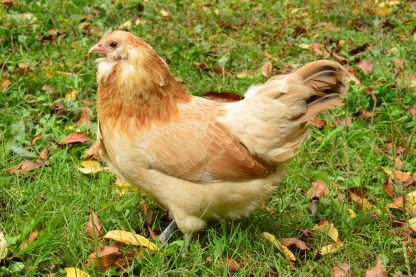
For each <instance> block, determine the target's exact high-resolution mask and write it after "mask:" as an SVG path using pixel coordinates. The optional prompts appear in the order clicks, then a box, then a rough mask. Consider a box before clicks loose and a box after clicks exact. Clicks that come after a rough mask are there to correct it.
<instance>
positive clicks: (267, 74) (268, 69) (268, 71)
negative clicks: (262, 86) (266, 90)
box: [261, 61, 273, 78]
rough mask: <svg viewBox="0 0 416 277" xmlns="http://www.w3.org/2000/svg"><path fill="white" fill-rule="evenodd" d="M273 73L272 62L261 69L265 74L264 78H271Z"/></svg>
mask: <svg viewBox="0 0 416 277" xmlns="http://www.w3.org/2000/svg"><path fill="white" fill-rule="evenodd" d="M272 72H273V63H272V62H271V61H268V62H266V63H265V64H263V66H262V68H261V73H262V74H263V76H264V77H266V78H270V77H271V76H272Z"/></svg>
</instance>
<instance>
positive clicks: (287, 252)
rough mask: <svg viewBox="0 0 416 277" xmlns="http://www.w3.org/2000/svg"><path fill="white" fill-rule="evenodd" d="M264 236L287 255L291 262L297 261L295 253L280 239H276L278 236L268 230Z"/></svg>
mask: <svg viewBox="0 0 416 277" xmlns="http://www.w3.org/2000/svg"><path fill="white" fill-rule="evenodd" d="M262 235H263V237H264V238H265V239H267V240H268V241H270V242H271V243H272V244H273V246H274V247H276V248H277V249H278V250H279V251H280V252H281V253H282V254H284V255H285V256H286V258H288V259H289V261H291V262H295V261H296V257H295V255H294V254H293V253H292V251H290V250H289V248H287V247H286V246H284V245H282V244H281V243H280V241H279V240H277V239H276V237H275V236H274V235H272V234H270V233H268V232H263V233H262Z"/></svg>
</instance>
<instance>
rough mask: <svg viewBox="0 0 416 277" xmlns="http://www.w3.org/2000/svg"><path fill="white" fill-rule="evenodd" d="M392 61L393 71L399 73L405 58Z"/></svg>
mask: <svg viewBox="0 0 416 277" xmlns="http://www.w3.org/2000/svg"><path fill="white" fill-rule="evenodd" d="M392 62H393V64H394V68H393V71H394V72H395V73H399V72H400V71H402V70H403V69H404V64H405V60H403V59H393V60H392Z"/></svg>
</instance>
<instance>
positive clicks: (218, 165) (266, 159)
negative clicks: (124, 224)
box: [89, 31, 349, 242]
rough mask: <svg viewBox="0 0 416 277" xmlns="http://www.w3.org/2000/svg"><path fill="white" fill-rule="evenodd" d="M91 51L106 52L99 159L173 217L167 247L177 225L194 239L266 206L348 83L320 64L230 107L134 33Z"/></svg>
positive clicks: (101, 64)
mask: <svg viewBox="0 0 416 277" xmlns="http://www.w3.org/2000/svg"><path fill="white" fill-rule="evenodd" d="M89 53H96V54H101V55H104V57H103V58H100V59H97V61H96V62H97V67H98V68H97V82H98V96H97V113H98V121H99V124H98V125H99V129H98V135H97V137H98V141H99V143H100V154H101V157H102V158H103V159H104V160H105V161H107V163H108V165H109V167H110V168H111V169H112V170H113V171H114V173H115V174H117V175H119V176H122V177H123V178H125V179H126V180H127V181H128V182H131V183H132V184H135V185H137V186H138V187H139V188H140V190H141V191H143V192H144V193H146V194H147V195H148V196H150V197H152V198H154V199H155V200H156V201H157V202H159V203H160V204H161V205H162V206H163V207H165V208H167V209H168V210H169V211H170V214H171V216H172V217H173V221H172V223H171V224H170V225H169V226H168V227H167V228H166V229H165V231H164V232H163V233H162V234H161V235H160V237H159V238H160V240H161V241H162V242H164V241H166V240H167V238H168V237H169V236H170V233H171V232H172V231H173V230H174V229H175V228H176V227H178V228H179V229H180V230H181V231H182V232H183V233H184V234H185V238H187V239H189V238H190V237H192V234H193V233H195V232H198V231H200V230H202V229H204V228H205V227H206V225H207V221H208V220H212V219H222V218H230V219H238V218H241V217H244V216H247V215H248V214H250V213H251V212H253V211H254V210H255V209H256V208H261V207H263V206H264V203H265V202H266V201H267V200H268V199H269V198H271V196H272V194H273V191H274V189H275V186H276V185H277V184H278V183H279V182H280V181H281V180H282V177H283V174H284V167H283V165H284V164H285V163H286V162H288V161H289V160H290V159H291V158H292V157H294V156H295V155H296V154H297V153H298V152H299V148H300V146H301V144H302V142H303V141H304V140H305V138H306V137H307V134H308V132H307V129H308V120H309V119H311V118H313V117H314V116H316V115H317V114H318V113H320V112H323V111H326V110H328V109H330V108H333V107H335V106H337V105H339V104H340V103H341V102H342V101H341V99H342V95H343V94H344V93H345V92H346V90H347V87H348V80H349V77H348V73H347V72H346V71H345V70H344V69H343V67H342V66H341V65H339V64H338V63H336V62H333V61H326V60H321V61H316V62H312V63H309V64H307V65H305V66H304V67H302V68H300V69H299V70H297V71H296V72H294V73H291V74H288V75H281V76H275V77H272V78H271V79H269V80H268V81H267V82H266V83H264V84H262V85H256V86H252V87H251V88H249V89H248V91H247V92H246V94H245V98H244V99H243V100H241V101H238V102H233V103H224V102H216V101H212V100H208V99H205V98H201V97H196V96H192V95H190V94H188V93H187V91H186V90H185V89H184V88H183V87H182V86H181V84H179V83H178V82H177V81H176V80H175V78H174V77H173V76H172V74H171V72H170V70H169V67H168V65H167V64H166V63H165V61H164V60H163V59H162V58H161V57H159V56H158V54H157V53H156V52H155V51H154V50H153V49H152V47H151V46H150V45H149V44H147V43H146V42H145V41H143V40H142V39H140V38H138V37H137V36H135V35H133V34H131V33H129V32H124V31H115V32H111V33H108V34H106V35H105V36H104V37H103V38H102V39H101V40H100V41H99V42H98V43H97V44H96V45H94V46H93V47H92V48H91V49H90V50H89Z"/></svg>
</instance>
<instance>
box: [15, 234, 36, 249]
mask: <svg viewBox="0 0 416 277" xmlns="http://www.w3.org/2000/svg"><path fill="white" fill-rule="evenodd" d="M38 236H39V231H38V230H36V229H35V230H33V231H32V232H31V233H30V235H29V238H28V239H27V240H24V241H22V243H21V244H20V246H19V250H22V249H25V248H26V247H28V246H29V244H31V243H32V242H34V241H35V240H37V238H38Z"/></svg>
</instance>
